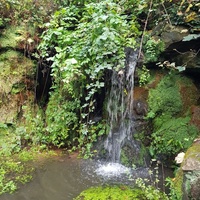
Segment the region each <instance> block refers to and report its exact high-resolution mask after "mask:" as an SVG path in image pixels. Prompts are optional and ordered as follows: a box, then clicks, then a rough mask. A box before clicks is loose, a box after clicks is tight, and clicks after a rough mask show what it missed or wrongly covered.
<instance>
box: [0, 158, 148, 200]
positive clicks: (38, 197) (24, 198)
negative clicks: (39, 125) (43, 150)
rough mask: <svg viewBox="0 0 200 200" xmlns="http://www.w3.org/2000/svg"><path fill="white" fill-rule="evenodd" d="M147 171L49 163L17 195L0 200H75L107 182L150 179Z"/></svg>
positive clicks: (66, 161)
mask: <svg viewBox="0 0 200 200" xmlns="http://www.w3.org/2000/svg"><path fill="white" fill-rule="evenodd" d="M147 176H148V170H147V169H146V168H143V169H138V170H131V169H128V168H126V167H124V166H122V165H120V164H111V163H100V162H98V161H90V160H81V159H75V158H68V157H67V156H65V157H62V158H60V159H59V160H52V161H48V162H47V163H46V164H44V165H43V167H42V168H41V167H40V168H39V169H37V170H36V171H35V174H34V179H33V180H32V181H31V182H30V183H27V184H26V185H23V186H21V187H20V189H19V190H18V191H17V192H15V193H14V194H4V195H2V196H0V200H73V198H74V197H77V196H78V195H79V194H80V193H81V192H82V191H83V190H85V189H87V188H89V187H91V186H97V185H102V184H105V183H109V184H116V183H123V184H131V185H132V184H133V181H134V179H135V178H137V177H143V178H145V177H147Z"/></svg>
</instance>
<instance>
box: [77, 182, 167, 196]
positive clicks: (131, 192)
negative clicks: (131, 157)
mask: <svg viewBox="0 0 200 200" xmlns="http://www.w3.org/2000/svg"><path fill="white" fill-rule="evenodd" d="M144 187H145V188H143V189H141V188H140V189H138V188H130V187H128V186H123V185H122V186H100V187H92V188H89V189H87V190H85V191H83V192H82V193H81V194H80V195H79V196H78V197H76V198H75V199H74V200H108V199H110V200H125V199H126V200H133V199H134V200H145V199H149V200H160V199H162V200H167V199H168V198H167V196H166V195H164V194H162V193H161V192H159V191H158V190H156V189H155V190H154V189H153V188H152V187H151V186H149V187H148V186H144Z"/></svg>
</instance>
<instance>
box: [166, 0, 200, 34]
mask: <svg viewBox="0 0 200 200" xmlns="http://www.w3.org/2000/svg"><path fill="white" fill-rule="evenodd" d="M166 6H167V8H166V9H167V11H168V14H169V17H170V20H171V23H172V24H175V25H187V26H189V27H190V28H191V29H193V30H199V28H200V23H199V18H200V15H199V12H198V11H199V7H200V4H199V3H198V1H195V0H191V1H185V0H181V1H176V2H175V3H170V4H169V3H168V4H167V5H166Z"/></svg>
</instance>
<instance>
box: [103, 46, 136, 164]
mask: <svg viewBox="0 0 200 200" xmlns="http://www.w3.org/2000/svg"><path fill="white" fill-rule="evenodd" d="M137 57H138V51H134V50H133V49H131V48H127V49H126V67H125V70H121V71H119V72H116V71H113V73H112V79H111V90H110V94H109V99H108V104H107V110H108V115H109V122H110V132H109V135H108V137H107V139H106V141H105V144H104V148H105V149H106V150H107V151H108V154H109V158H108V159H109V161H111V162H114V163H119V162H120V154H121V147H122V145H123V143H124V141H125V140H129V141H131V137H132V136H131V135H132V132H133V130H134V121H133V100H134V98H133V93H134V72H135V68H136V65H137ZM133 145H135V146H136V148H137V144H136V143H133Z"/></svg>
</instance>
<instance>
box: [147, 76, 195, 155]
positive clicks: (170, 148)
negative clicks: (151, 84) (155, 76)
mask: <svg viewBox="0 0 200 200" xmlns="http://www.w3.org/2000/svg"><path fill="white" fill-rule="evenodd" d="M178 80H181V79H180V76H179V75H176V74H173V73H171V74H168V75H165V76H164V77H163V78H162V80H161V81H160V83H159V84H158V85H157V87H156V88H155V89H151V90H150V92H149V99H148V102H149V113H148V115H147V116H148V118H150V119H152V121H153V126H154V130H153V133H152V135H151V139H152V143H151V146H150V153H151V155H152V156H157V155H158V154H164V155H166V156H171V155H175V154H176V153H178V152H180V151H181V150H186V149H187V148H188V147H189V146H190V145H191V144H192V141H193V140H194V138H195V137H196V136H197V133H198V132H197V128H196V127H195V126H192V125H191V124H190V117H179V115H180V113H181V112H182V108H183V106H182V98H181V94H180V91H179V87H178V83H179V81H178Z"/></svg>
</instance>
